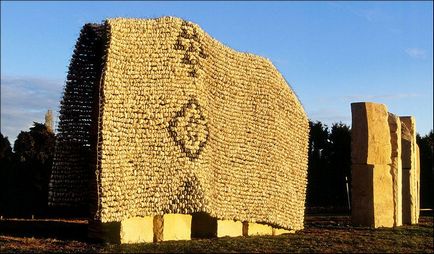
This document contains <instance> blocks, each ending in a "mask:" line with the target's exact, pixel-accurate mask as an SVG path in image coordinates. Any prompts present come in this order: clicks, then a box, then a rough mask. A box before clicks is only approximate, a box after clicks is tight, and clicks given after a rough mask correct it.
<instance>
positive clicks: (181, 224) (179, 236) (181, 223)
mask: <svg viewBox="0 0 434 254" xmlns="http://www.w3.org/2000/svg"><path fill="white" fill-rule="evenodd" d="M163 225H164V226H163V240H164V241H171V240H190V239H191V215H189V214H165V215H164V216H163Z"/></svg>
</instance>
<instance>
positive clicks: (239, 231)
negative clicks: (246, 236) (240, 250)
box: [217, 220, 243, 237]
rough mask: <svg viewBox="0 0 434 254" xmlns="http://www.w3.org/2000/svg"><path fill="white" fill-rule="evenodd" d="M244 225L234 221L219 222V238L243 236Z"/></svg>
mask: <svg viewBox="0 0 434 254" xmlns="http://www.w3.org/2000/svg"><path fill="white" fill-rule="evenodd" d="M242 235H243V223H242V222H241V221H234V220H217V237H224V236H231V237H234V236H242Z"/></svg>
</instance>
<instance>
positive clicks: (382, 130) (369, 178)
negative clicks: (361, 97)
mask: <svg viewBox="0 0 434 254" xmlns="http://www.w3.org/2000/svg"><path fill="white" fill-rule="evenodd" d="M351 112H352V128H351V143H352V146H351V159H352V209H351V211H352V214H351V218H352V222H353V224H356V225H363V226H372V227H391V226H393V224H394V207H395V205H394V200H393V197H394V195H393V178H392V172H391V166H390V164H391V154H392V145H391V142H390V141H391V134H390V130H389V114H388V112H387V108H386V106H385V105H383V104H377V103H370V102H362V103H352V104H351Z"/></svg>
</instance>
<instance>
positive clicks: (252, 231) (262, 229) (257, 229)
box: [247, 222, 273, 236]
mask: <svg viewBox="0 0 434 254" xmlns="http://www.w3.org/2000/svg"><path fill="white" fill-rule="evenodd" d="M247 234H248V235H249V236H251V235H272V234H273V227H271V226H268V225H265V224H259V223H253V222H249V227H248V233H247Z"/></svg>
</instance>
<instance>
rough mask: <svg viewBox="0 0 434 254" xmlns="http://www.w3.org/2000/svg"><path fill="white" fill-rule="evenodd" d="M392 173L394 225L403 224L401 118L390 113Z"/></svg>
mask: <svg viewBox="0 0 434 254" xmlns="http://www.w3.org/2000/svg"><path fill="white" fill-rule="evenodd" d="M389 130H390V144H391V146H392V153H391V164H390V166H391V173H392V179H393V204H394V208H393V220H394V226H395V227H396V226H401V225H402V161H401V120H400V119H399V117H398V116H396V115H394V114H392V113H389Z"/></svg>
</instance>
